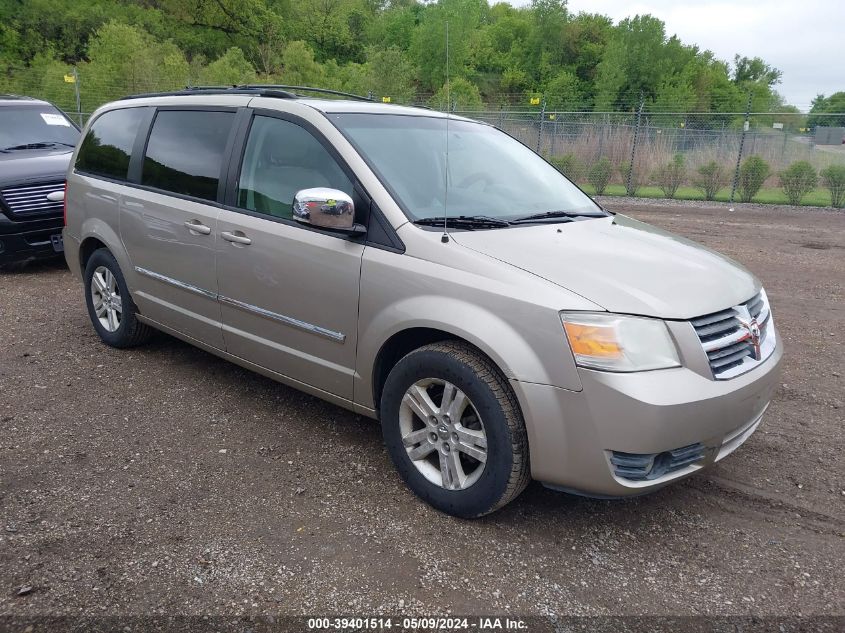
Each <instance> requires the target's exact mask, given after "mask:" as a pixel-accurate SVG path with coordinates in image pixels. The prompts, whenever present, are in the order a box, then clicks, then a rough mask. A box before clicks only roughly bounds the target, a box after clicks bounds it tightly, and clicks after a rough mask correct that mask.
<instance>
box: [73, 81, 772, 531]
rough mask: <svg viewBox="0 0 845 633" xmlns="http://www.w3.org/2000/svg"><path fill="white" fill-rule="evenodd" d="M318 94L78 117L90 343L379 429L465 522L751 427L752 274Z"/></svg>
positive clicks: (420, 486)
mask: <svg viewBox="0 0 845 633" xmlns="http://www.w3.org/2000/svg"><path fill="white" fill-rule="evenodd" d="M323 92H330V91H323ZM314 93H315V94H318V95H321V92H320V91H314ZM330 96H331V97H332V98H305V97H303V96H301V94H300V93H296V92H292V91H290V90H288V89H286V88H285V87H270V86H240V87H237V88H232V89H219V88H217V89H193V90H186V91H181V92H178V93H171V94H158V95H142V96H138V97H131V98H126V99H123V100H120V101H116V102H114V103H110V104H108V105H106V106H104V107H102V108H100V109H99V110H98V111H97V112H96V113H94V115H93V116H92V117H91V120H90V121H89V122H88V125H87V126H86V128H85V130H84V138H83V141H82V142H81V143H80V144H79V146H78V147H77V149H76V152H75V154H74V157H73V160H72V161H71V167H70V168H69V171H68V174H67V193H66V227H65V229H64V245H65V253H66V258H67V261H68V265H69V266H70V268H71V270H72V271H73V272H74V273H75V274H76V275H77V276H78V277H79V278H80V279H81V280H82V281H83V289H84V293H85V299H86V302H87V306H88V312H89V315H90V317H91V321H92V323H93V326H94V328H95V330H96V331H97V333H98V334H99V336H100V337H101V338H102V340H103V341H104V342H105V343H106V344H108V345H111V346H114V347H121V348H122V347H131V346H134V345H138V344H140V343H142V342H144V341H145V340H146V339H147V338H148V336H149V335H150V333H151V332H152V330H153V329H156V330H161V331H164V332H167V333H169V334H171V335H173V336H176V337H178V338H180V339H183V340H185V341H188V342H190V343H192V344H194V345H196V346H198V347H201V348H203V349H205V350H208V351H210V352H212V353H214V354H217V355H219V356H222V357H223V358H226V359H229V360H231V361H233V362H235V363H237V364H239V365H241V366H243V367H247V368H249V369H252V370H254V371H256V372H259V373H261V374H264V375H266V376H269V377H271V378H273V379H275V380H278V381H280V382H283V383H285V384H288V385H291V386H293V387H295V388H297V389H301V390H303V391H306V392H308V393H310V394H313V395H315V396H317V397H319V398H323V399H325V400H328V401H330V402H333V403H335V404H337V405H340V406H342V407H346V408H348V409H351V410H353V411H356V412H358V413H360V414H363V415H367V416H370V417H373V418H377V419H379V420H380V421H381V425H382V429H383V435H384V441H385V444H386V446H387V449H388V452H389V454H390V456H391V458H392V460H393V462H394V464H395V466H396V468H397V469H398V470H399V472H400V473H401V475H402V477H403V478H404V480H405V481H406V482H407V484H408V486H409V487H410V488H411V489H412V490H413V491H414V492H415V493H416V494H417V495H419V496H420V497H421V498H423V499H424V500H425V501H427V502H428V503H430V504H431V505H433V506H434V507H436V508H438V509H440V510H442V511H444V512H448V513H450V514H454V515H457V516H462V517H477V516H480V515H483V514H486V513H488V512H492V511H494V510H496V509H498V508H500V507H502V506H503V505H505V504H506V503H508V502H509V501H511V500H513V499H514V498H515V497H517V496H518V495H519V493H520V492H521V491H522V490H523V489H524V488H525V486H526V485H527V484H528V482H529V480H530V479H532V478H533V479H536V480H539V481H541V482H543V483H544V484H546V485H548V486H551V487H554V488H558V489H562V490H566V491H570V492H575V493H579V494H586V495H590V496H600V497H620V496H626V495H634V494H640V493H643V492H647V491H650V490H654V489H656V488H659V487H661V486H664V485H665V484H667V483H669V482H671V481H675V480H677V479H680V478H682V477H686V476H687V475H690V474H692V473H695V472H696V471H698V470H701V469H702V468H705V467H707V466H710V465H712V464H714V463H715V462H717V461H719V460H721V459H722V458H723V457H725V456H727V455H729V454H730V453H731V452H733V451H734V450H735V449H736V448H737V447H739V445H740V444H742V443H743V442H744V441H745V440H746V439H747V438H748V437H749V436H750V435H751V434H752V433H753V432H754V431H755V430H756V428H757V427H758V425H759V424H760V421H761V418H762V416H763V413H764V411H765V410H766V408H767V407H768V405H769V401H770V400H771V397H772V393H773V391H774V389H775V386H776V385H777V381H778V373H779V366H780V362H781V355H782V347H781V343H780V340H779V337H778V335H777V332H776V330H775V326H774V323H773V319H772V313H771V308H770V306H769V301H768V298H767V296H766V293H765V291H764V290H763V288H762V287H761V284H760V282H759V281H758V280H757V279H756V278H755V277H754V276H753V275H752V274H751V273H749V272H748V271H747V270H745V269H744V268H742V267H741V266H740V265H738V264H736V263H735V262H733V261H731V260H730V259H728V258H726V257H724V256H722V255H720V254H718V253H715V252H713V251H711V250H709V249H706V248H704V247H702V246H699V245H697V244H695V243H693V242H690V241H688V240H685V239H683V238H681V237H678V236H675V235H672V234H670V233H667V232H665V231H661V230H659V229H656V228H654V227H651V226H648V225H646V224H643V223H641V222H637V221H635V220H633V219H630V218H627V217H624V216H622V215H617V214H614V213H612V212H609V211H606V210H604V209H602V208H601V207H600V206H598V205H597V204H596V203H595V202H594V201H593V200H592V199H591V198H589V197H588V196H587V195H586V194H584V193H583V192H581V191H580V190H579V189H578V188H577V187H576V186H575V185H574V184H572V183H571V182H570V181H569V180H567V179H566V178H565V177H564V176H563V175H562V174H561V173H559V172H558V171H557V170H556V169H554V168H553V167H552V166H551V165H549V164H548V163H547V162H546V161H545V160H543V159H542V158H541V157H540V156H538V155H537V154H535V153H534V152H533V151H531V150H530V149H528V148H527V147H525V146H524V145H522V144H521V143H519V142H518V141H517V140H515V139H513V138H512V137H510V136H508V135H507V134H505V133H504V132H501V131H500V130H498V129H496V128H495V127H492V126H490V125H487V124H484V123H479V122H476V121H472V120H469V119H465V118H461V117H456V116H453V115H446V114H442V113H438V112H434V111H431V110H427V109H422V108H410V107H402V106H396V105H389V104H381V103H372V102H369V101H368V100H365V99H360V98H352V97H351V96H348V97H349V98H340V99H338V98H334V97H336V96H338V95H336V94H332V95H330ZM341 96H342V95H341ZM317 432H319V431H318V430H316V429H315V433H317ZM338 467H342V466H341V465H340V464H338Z"/></svg>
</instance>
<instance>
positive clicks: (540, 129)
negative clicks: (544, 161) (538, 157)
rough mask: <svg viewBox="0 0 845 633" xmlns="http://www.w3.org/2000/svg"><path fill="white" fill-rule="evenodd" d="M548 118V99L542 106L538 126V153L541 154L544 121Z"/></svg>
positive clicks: (544, 99)
mask: <svg viewBox="0 0 845 633" xmlns="http://www.w3.org/2000/svg"><path fill="white" fill-rule="evenodd" d="M545 118H546V97H543V103H542V105H541V106H540V124H539V125H538V126H537V153H538V154H539V153H540V145H541V143H542V142H543V119H545Z"/></svg>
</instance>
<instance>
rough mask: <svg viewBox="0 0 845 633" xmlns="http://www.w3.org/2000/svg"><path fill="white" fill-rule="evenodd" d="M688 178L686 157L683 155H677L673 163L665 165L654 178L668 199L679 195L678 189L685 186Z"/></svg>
mask: <svg viewBox="0 0 845 633" xmlns="http://www.w3.org/2000/svg"><path fill="white" fill-rule="evenodd" d="M686 177H687V167H686V165H685V164H684V157H683V156H682V155H681V154H675V156H674V157H673V158H672V162H671V163H667V164H666V165H663V167H661V168H660V169H658V170H657V172H656V173H655V174H654V176H653V178H654V181H655V182H656V183H657V187H658V189H660V190H661V191H662V192H663V195H664V196H666V197H667V198H674V197H675V194H676V193H678V188H679V187H680V186H681V185H682V184H684V180H686Z"/></svg>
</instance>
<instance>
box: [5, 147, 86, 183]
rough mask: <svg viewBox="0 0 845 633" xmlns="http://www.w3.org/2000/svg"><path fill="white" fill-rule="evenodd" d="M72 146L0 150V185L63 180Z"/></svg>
mask: <svg viewBox="0 0 845 633" xmlns="http://www.w3.org/2000/svg"><path fill="white" fill-rule="evenodd" d="M72 154H73V148H71V147H67V148H62V149H50V150H44V149H38V150H35V149H25V150H16V151H13V152H0V187H4V186H6V185H10V184H15V185H18V184H25V183H27V182H38V181H43V180H48V179H49V180H64V178H65V172H66V171H67V167H68V164H69V163H70V157H71V155H72Z"/></svg>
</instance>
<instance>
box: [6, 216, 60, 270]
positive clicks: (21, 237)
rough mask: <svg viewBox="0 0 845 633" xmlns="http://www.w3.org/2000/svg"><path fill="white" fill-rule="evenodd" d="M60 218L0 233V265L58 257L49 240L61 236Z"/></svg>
mask: <svg viewBox="0 0 845 633" xmlns="http://www.w3.org/2000/svg"><path fill="white" fill-rule="evenodd" d="M62 224H63V222H62V218H57V219H54V220H49V221H44V220H41V221H39V222H37V223H33V225H34V226H32V227H31V228H30V227H27V228H26V229H18V230H15V231H9V232H5V231H0V265H2V264H11V263H16V262H25V261H29V260H32V259H42V258H45V257H56V256H60V255H61V254H62V253H61V251H56V249H55V248H54V247H53V242H52V240H51V238H52V237H53V236H54V235H61V234H62Z"/></svg>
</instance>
